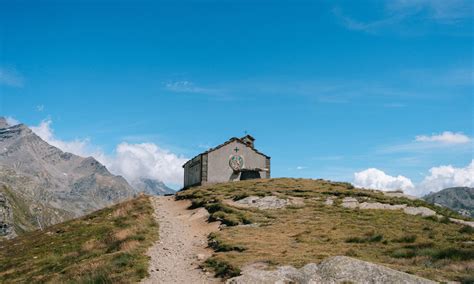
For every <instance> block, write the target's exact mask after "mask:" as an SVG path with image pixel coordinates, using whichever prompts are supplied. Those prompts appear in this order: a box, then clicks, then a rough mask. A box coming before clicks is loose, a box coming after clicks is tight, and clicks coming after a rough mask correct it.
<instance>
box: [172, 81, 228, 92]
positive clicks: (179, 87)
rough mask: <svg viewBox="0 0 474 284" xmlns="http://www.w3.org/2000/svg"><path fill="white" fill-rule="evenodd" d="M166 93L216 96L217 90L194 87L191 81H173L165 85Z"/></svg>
mask: <svg viewBox="0 0 474 284" xmlns="http://www.w3.org/2000/svg"><path fill="white" fill-rule="evenodd" d="M165 88H166V89H167V90H168V91H171V92H175V93H197V94H217V93H218V92H219V90H216V89H211V88H204V87H199V86H196V85H195V84H194V83H193V82H191V81H186V80H184V81H174V82H168V83H166V84H165Z"/></svg>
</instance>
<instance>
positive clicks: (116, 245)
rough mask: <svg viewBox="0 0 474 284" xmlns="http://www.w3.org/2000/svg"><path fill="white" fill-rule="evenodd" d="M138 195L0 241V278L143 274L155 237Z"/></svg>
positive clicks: (98, 279) (94, 278)
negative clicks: (122, 201)
mask: <svg viewBox="0 0 474 284" xmlns="http://www.w3.org/2000/svg"><path fill="white" fill-rule="evenodd" d="M157 232H158V230H157V224H156V223H155V220H154V218H153V207H152V205H151V202H150V200H149V198H148V197H145V196H142V197H139V198H136V199H133V200H131V201H127V202H124V203H121V204H118V205H115V206H113V207H109V208H105V209H102V210H99V211H96V212H94V213H92V214H89V215H87V216H85V217H82V218H80V219H75V220H71V221H68V222H65V223H61V224H57V225H54V226H52V227H48V228H46V229H45V230H44V231H34V232H30V233H26V234H24V235H22V236H20V237H18V238H15V239H13V240H10V241H1V242H0V283H11V282H22V283H30V282H40V283H41V282H48V283H64V282H67V283H129V282H134V281H137V280H139V279H141V278H143V277H144V276H146V274H147V268H148V257H147V256H146V255H145V251H146V250H147V248H148V247H149V246H151V244H152V243H153V242H154V241H155V240H156V239H157V238H158V234H157Z"/></svg>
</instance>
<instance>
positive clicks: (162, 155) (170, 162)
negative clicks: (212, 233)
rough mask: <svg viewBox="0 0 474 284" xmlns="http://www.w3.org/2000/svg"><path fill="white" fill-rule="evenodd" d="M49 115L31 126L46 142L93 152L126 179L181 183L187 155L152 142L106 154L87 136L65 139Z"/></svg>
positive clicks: (124, 146)
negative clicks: (181, 154) (55, 130)
mask: <svg viewBox="0 0 474 284" xmlns="http://www.w3.org/2000/svg"><path fill="white" fill-rule="evenodd" d="M51 124H52V121H51V120H50V119H47V120H43V121H42V122H41V123H40V124H39V125H38V126H32V127H31V130H33V132H34V133H36V134H37V135H38V136H39V137H41V138H42V139H43V140H45V141H46V142H48V143H49V144H51V145H53V146H55V147H57V148H59V149H61V150H63V151H65V152H70V153H73V154H76V155H79V156H86V157H87V156H92V157H94V158H95V159H97V160H98V161H99V162H101V163H102V164H104V165H105V166H106V167H107V168H108V169H109V170H110V172H111V173H113V174H116V175H121V176H123V177H124V178H125V179H127V181H128V182H130V183H132V182H133V181H135V180H137V179H139V178H152V179H158V180H160V181H163V182H164V183H166V184H168V185H177V186H180V185H182V182H183V168H182V165H183V164H184V163H185V162H186V161H187V159H186V158H184V157H181V156H178V155H176V154H174V153H172V152H170V151H169V150H167V149H163V148H161V147H159V146H158V145H156V144H154V143H138V144H129V143H126V142H123V143H120V144H119V145H117V147H116V149H115V151H114V153H113V154H112V155H107V154H105V153H104V152H103V151H102V150H101V149H100V148H98V147H96V146H94V145H92V144H91V143H90V140H89V139H76V140H72V141H64V140H61V139H59V138H57V137H56V136H55V135H54V130H53V129H52V127H51Z"/></svg>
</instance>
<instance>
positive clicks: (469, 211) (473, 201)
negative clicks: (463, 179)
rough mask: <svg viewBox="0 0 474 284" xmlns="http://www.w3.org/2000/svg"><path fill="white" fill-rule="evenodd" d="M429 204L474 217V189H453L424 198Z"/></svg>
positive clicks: (446, 189)
mask: <svg viewBox="0 0 474 284" xmlns="http://www.w3.org/2000/svg"><path fill="white" fill-rule="evenodd" d="M423 199H424V200H425V201H427V202H430V203H433V204H439V205H442V206H444V207H448V208H450V209H452V210H454V211H457V212H459V213H461V214H462V215H465V216H469V217H474V188H473V187H451V188H445V189H443V190H441V191H438V192H434V193H430V194H428V195H426V196H424V197H423Z"/></svg>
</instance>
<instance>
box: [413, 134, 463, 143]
mask: <svg viewBox="0 0 474 284" xmlns="http://www.w3.org/2000/svg"><path fill="white" fill-rule="evenodd" d="M415 141H416V142H435V143H444V144H465V143H469V142H470V141H471V138H469V137H468V136H466V135H464V134H462V133H460V132H458V133H453V132H451V131H445V132H443V133H441V134H433V135H431V136H426V135H419V136H416V137H415Z"/></svg>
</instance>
